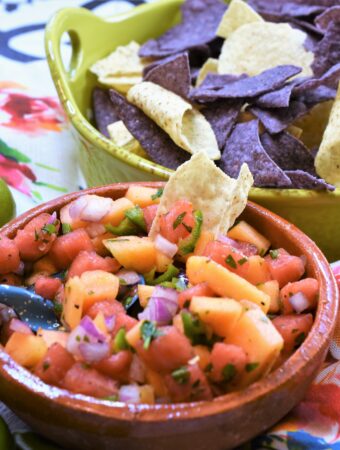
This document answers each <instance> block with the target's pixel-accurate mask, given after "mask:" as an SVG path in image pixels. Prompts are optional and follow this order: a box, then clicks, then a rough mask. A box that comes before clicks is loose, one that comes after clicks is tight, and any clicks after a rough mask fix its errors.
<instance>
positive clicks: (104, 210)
mask: <svg viewBox="0 0 340 450" xmlns="http://www.w3.org/2000/svg"><path fill="white" fill-rule="evenodd" d="M112 203H113V200H112V199H111V198H106V197H99V196H97V195H82V196H81V197H79V198H78V199H77V200H75V201H74V202H72V203H71V205H70V209H69V214H70V217H71V218H72V219H80V220H85V221H87V222H100V221H101V220H102V219H103V218H104V217H105V216H106V215H107V214H108V213H109V212H110V210H111V207H112Z"/></svg>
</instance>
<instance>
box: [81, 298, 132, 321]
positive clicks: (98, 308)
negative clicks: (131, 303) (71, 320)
mask: <svg viewBox="0 0 340 450" xmlns="http://www.w3.org/2000/svg"><path fill="white" fill-rule="evenodd" d="M100 312H102V313H103V314H104V316H106V317H110V316H115V315H116V314H119V313H123V314H124V313H125V309H124V306H123V305H122V304H121V303H120V302H118V301H117V300H103V301H100V302H96V303H94V304H93V305H92V306H91V307H90V308H89V309H88V310H87V312H86V314H87V315H88V316H90V317H91V319H95V318H96V317H97V314H98V313H100Z"/></svg>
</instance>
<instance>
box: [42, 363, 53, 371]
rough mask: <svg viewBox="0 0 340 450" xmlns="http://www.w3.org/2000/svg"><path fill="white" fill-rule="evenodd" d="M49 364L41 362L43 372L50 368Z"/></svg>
mask: <svg viewBox="0 0 340 450" xmlns="http://www.w3.org/2000/svg"><path fill="white" fill-rule="evenodd" d="M50 365H51V364H50V363H49V362H48V361H44V362H43V370H44V371H45V370H47V369H48V368H49V367H50Z"/></svg>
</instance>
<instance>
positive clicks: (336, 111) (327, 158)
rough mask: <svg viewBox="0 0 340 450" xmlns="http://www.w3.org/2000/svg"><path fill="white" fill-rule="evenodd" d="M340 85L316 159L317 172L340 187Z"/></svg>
mask: <svg viewBox="0 0 340 450" xmlns="http://www.w3.org/2000/svg"><path fill="white" fill-rule="evenodd" d="M339 124H340V83H339V87H338V92H337V95H336V99H335V101H334V104H333V107H332V110H331V114H330V116H329V122H328V125H327V127H326V130H325V132H324V134H323V137H322V141H321V145H320V148H319V151H318V153H317V155H316V158H315V168H316V172H317V174H318V175H320V177H322V178H323V179H324V180H326V181H327V182H328V183H331V184H334V186H336V187H340V125H339Z"/></svg>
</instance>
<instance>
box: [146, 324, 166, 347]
mask: <svg viewBox="0 0 340 450" xmlns="http://www.w3.org/2000/svg"><path fill="white" fill-rule="evenodd" d="M141 335H142V339H143V341H144V345H143V347H144V348H145V350H147V349H148V348H149V347H150V344H151V341H152V340H153V339H156V338H157V337H158V336H162V332H161V331H159V330H157V326H156V323H155V322H150V321H149V320H145V322H143V325H142V326H141Z"/></svg>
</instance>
